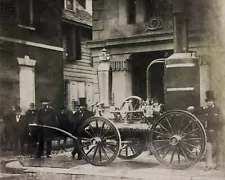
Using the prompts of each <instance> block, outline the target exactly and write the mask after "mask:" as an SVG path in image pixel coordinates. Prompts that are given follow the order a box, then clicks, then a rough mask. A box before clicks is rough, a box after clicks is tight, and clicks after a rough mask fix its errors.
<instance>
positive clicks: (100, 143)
mask: <svg viewBox="0 0 225 180" xmlns="http://www.w3.org/2000/svg"><path fill="white" fill-rule="evenodd" d="M78 138H79V139H78V148H79V150H80V151H81V153H82V155H83V158H84V159H85V160H86V161H87V162H89V163H90V164H92V165H95V166H104V165H107V164H109V163H111V162H112V161H113V160H114V159H115V158H116V157H117V156H118V154H119V150H120V145H121V138H120V133H119V131H118V129H117V128H116V126H115V125H114V124H113V123H112V122H111V121H110V120H108V119H105V118H103V117H91V118H90V119H87V120H86V121H85V122H84V123H83V125H82V126H81V128H80V130H79V135H78Z"/></svg>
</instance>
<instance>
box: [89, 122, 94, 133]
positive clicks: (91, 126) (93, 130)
mask: <svg viewBox="0 0 225 180" xmlns="http://www.w3.org/2000/svg"><path fill="white" fill-rule="evenodd" d="M88 126H89V127H90V128H91V130H92V132H93V133H95V131H94V129H93V126H92V125H91V124H88Z"/></svg>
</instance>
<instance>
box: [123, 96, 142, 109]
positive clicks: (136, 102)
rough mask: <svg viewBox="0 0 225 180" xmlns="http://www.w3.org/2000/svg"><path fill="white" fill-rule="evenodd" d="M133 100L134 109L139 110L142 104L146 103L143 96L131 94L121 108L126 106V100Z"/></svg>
mask: <svg viewBox="0 0 225 180" xmlns="http://www.w3.org/2000/svg"><path fill="white" fill-rule="evenodd" d="M129 100H131V101H132V106H133V110H134V111H135V110H137V109H139V108H140V106H142V105H144V101H143V99H142V98H140V97H138V96H129V97H127V98H126V99H124V101H123V103H122V105H121V107H120V109H123V108H124V105H125V102H126V101H129Z"/></svg>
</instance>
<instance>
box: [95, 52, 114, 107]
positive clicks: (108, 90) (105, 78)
mask: <svg viewBox="0 0 225 180" xmlns="http://www.w3.org/2000/svg"><path fill="white" fill-rule="evenodd" d="M99 59H100V61H101V62H100V64H99V66H98V86H99V100H100V102H103V103H104V106H105V107H109V106H110V104H111V101H112V68H111V66H110V61H109V54H108V53H107V50H106V49H105V48H103V49H102V51H101V54H100V55H99Z"/></svg>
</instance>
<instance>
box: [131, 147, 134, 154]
mask: <svg viewBox="0 0 225 180" xmlns="http://www.w3.org/2000/svg"><path fill="white" fill-rule="evenodd" d="M130 149H131V151H132V153H133V154H135V150H134V148H133V146H130Z"/></svg>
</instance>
